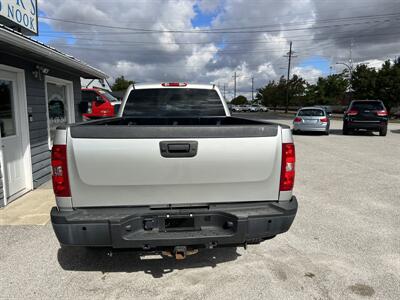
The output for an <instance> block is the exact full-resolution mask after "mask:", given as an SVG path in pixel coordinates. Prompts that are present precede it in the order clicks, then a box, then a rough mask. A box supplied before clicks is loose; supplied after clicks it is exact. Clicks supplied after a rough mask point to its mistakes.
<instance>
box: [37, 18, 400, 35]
mask: <svg viewBox="0 0 400 300" xmlns="http://www.w3.org/2000/svg"><path fill="white" fill-rule="evenodd" d="M398 15H400V13H391V14H386V16H398ZM381 16H383V15H377V17H381ZM371 17H372V16H368V17H367V19H370V18H371ZM40 18H42V19H48V20H52V21H56V22H64V23H71V24H77V25H87V26H94V27H102V28H108V29H119V30H129V31H133V32H132V33H134V34H144V33H146V34H147V33H190V34H191V33H196V34H199V33H213V34H220V33H267V32H283V31H301V30H311V29H323V28H332V27H341V26H354V25H363V24H370V23H379V22H388V21H390V20H382V21H378V20H375V21H371V20H369V21H367V22H359V23H342V24H332V25H325V26H315V27H304V28H287V29H274V30H239V31H235V30H234V29H229V28H225V29H222V28H221V29H208V30H199V29H197V30H161V29H160V30H159V29H147V28H134V27H123V26H110V25H103V24H96V23H87V22H80V21H73V20H66V19H58V18H51V17H40ZM353 18H355V17H353ZM358 18H359V19H362V18H363V17H358ZM364 18H365V17H364ZM332 20H333V19H332ZM337 20H340V19H337ZM276 26H282V24H276V25H266V26H262V27H263V28H264V27H276ZM289 26H290V24H289ZM258 28H261V26H260V27H258ZM241 29H242V28H241ZM114 34H115V32H114Z"/></svg>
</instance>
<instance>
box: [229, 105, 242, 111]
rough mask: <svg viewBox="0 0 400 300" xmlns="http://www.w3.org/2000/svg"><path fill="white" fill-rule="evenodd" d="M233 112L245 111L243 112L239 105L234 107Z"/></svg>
mask: <svg viewBox="0 0 400 300" xmlns="http://www.w3.org/2000/svg"><path fill="white" fill-rule="evenodd" d="M231 111H232V112H241V111H243V110H242V108H241V107H240V106H238V105H233V106H232V109H231Z"/></svg>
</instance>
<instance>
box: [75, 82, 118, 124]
mask: <svg viewBox="0 0 400 300" xmlns="http://www.w3.org/2000/svg"><path fill="white" fill-rule="evenodd" d="M120 106H121V101H120V100H118V99H117V98H115V97H114V96H113V95H111V94H110V92H108V91H106V90H102V89H96V88H85V89H82V102H81V104H80V110H81V113H82V119H83V120H84V121H87V120H94V119H100V118H111V117H115V116H116V115H117V114H118V110H119V107H120Z"/></svg>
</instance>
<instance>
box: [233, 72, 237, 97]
mask: <svg viewBox="0 0 400 300" xmlns="http://www.w3.org/2000/svg"><path fill="white" fill-rule="evenodd" d="M236 78H237V76H236V72H235V75H233V80H234V90H233V99H235V98H236Z"/></svg>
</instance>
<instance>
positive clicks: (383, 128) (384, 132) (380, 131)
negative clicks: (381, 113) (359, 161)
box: [379, 126, 387, 136]
mask: <svg viewBox="0 0 400 300" xmlns="http://www.w3.org/2000/svg"><path fill="white" fill-rule="evenodd" d="M379 135H380V136H386V135H387V126H385V127H382V128H381V129H380V130H379Z"/></svg>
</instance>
